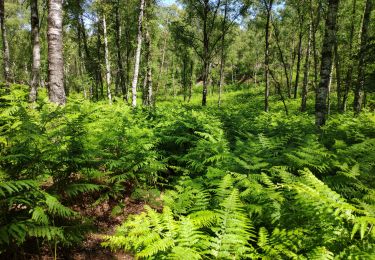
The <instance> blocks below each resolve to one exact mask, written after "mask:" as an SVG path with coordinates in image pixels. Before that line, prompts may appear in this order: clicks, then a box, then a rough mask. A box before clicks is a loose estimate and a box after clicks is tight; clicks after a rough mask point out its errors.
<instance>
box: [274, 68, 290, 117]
mask: <svg viewBox="0 0 375 260" xmlns="http://www.w3.org/2000/svg"><path fill="white" fill-rule="evenodd" d="M270 75H271V77H272V79H273V81H274V82H275V85H276V91H277V93H278V94H279V95H280V99H281V102H283V105H284V110H285V114H286V115H287V116H288V115H289V111H288V107H287V105H286V103H285V98H284V95H283V92H282V91H281V84H280V82H279V81H278V80H277V79H276V78H275V75H274V74H273V72H272V71H271V70H270Z"/></svg>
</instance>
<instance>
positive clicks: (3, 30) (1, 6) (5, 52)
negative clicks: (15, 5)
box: [0, 0, 11, 83]
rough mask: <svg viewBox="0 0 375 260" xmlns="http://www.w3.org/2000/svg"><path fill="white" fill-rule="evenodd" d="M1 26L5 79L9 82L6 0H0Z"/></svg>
mask: <svg viewBox="0 0 375 260" xmlns="http://www.w3.org/2000/svg"><path fill="white" fill-rule="evenodd" d="M0 27H1V38H2V43H3V66H4V80H5V81H6V82H7V83H9V82H10V81H11V72H10V54H9V44H8V38H7V29H6V26H5V10H4V0H0Z"/></svg>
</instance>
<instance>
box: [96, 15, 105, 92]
mask: <svg viewBox="0 0 375 260" xmlns="http://www.w3.org/2000/svg"><path fill="white" fill-rule="evenodd" d="M100 34H101V28H100V21H99V20H98V22H97V34H96V51H97V53H96V56H97V60H96V78H97V82H98V87H99V88H100V98H104V84H103V78H102V67H101V64H102V55H101V49H102V40H101V38H100ZM98 96H99V93H98Z"/></svg>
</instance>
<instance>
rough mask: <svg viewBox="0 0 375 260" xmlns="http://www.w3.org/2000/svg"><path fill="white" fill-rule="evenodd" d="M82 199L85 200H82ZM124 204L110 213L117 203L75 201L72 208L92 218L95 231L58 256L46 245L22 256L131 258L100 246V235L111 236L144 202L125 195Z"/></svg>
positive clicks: (39, 258)
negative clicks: (40, 250) (52, 254)
mask: <svg viewBox="0 0 375 260" xmlns="http://www.w3.org/2000/svg"><path fill="white" fill-rule="evenodd" d="M83 200H85V199H83ZM123 203H124V207H123V210H122V212H118V214H116V216H114V215H113V214H112V210H113V208H114V207H115V206H116V205H117V203H116V202H111V201H104V202H102V203H100V204H98V205H95V206H93V204H92V202H91V201H84V203H82V201H79V202H77V204H76V205H74V206H73V207H72V208H73V209H74V210H75V211H77V212H80V213H81V215H82V216H85V217H88V218H91V219H95V221H94V226H95V228H96V230H94V231H93V232H90V233H88V234H87V235H86V239H85V240H84V241H83V242H82V244H81V245H80V246H79V247H75V248H72V249H71V250H69V251H65V252H59V253H58V257H56V258H54V256H51V250H48V249H47V248H46V249H45V250H43V251H45V253H42V254H41V255H34V254H28V253H24V254H23V257H22V258H23V259H31V260H51V259H52V260H54V259H69V260H112V259H122V260H132V259H134V257H133V256H132V255H130V254H127V253H124V252H121V251H116V252H112V251H110V250H109V249H106V248H104V247H103V246H101V243H102V242H103V237H104V236H107V235H113V234H114V233H115V229H116V227H118V226H119V225H121V223H123V222H124V220H126V219H127V218H128V217H129V216H130V215H136V214H140V213H141V212H142V211H143V209H144V205H145V204H144V203H143V202H140V201H135V200H132V199H131V198H130V197H129V196H126V197H125V199H124V200H123Z"/></svg>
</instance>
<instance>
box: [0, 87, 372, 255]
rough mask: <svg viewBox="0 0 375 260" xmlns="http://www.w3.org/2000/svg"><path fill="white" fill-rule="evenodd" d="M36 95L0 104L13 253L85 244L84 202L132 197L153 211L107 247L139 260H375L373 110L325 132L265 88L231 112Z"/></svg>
mask: <svg viewBox="0 0 375 260" xmlns="http://www.w3.org/2000/svg"><path fill="white" fill-rule="evenodd" d="M26 93H27V91H26V89H25V87H23V86H14V87H13V88H12V91H11V92H10V93H3V94H2V97H1V99H2V100H3V101H4V102H2V107H1V109H0V112H1V119H0V147H1V151H0V213H1V215H0V216H1V217H0V225H1V227H0V254H1V253H3V254H9V253H12V252H16V251H17V250H18V249H19V248H22V247H25V245H26V243H30V242H37V244H38V245H39V246H41V245H43V244H47V245H49V246H50V247H61V248H63V247H67V246H72V245H77V244H78V243H79V242H81V241H82V240H83V237H84V235H85V233H87V232H89V231H90V230H91V229H92V228H94V227H93V226H92V224H91V223H92V220H90V219H87V218H85V217H83V216H81V215H80V213H79V212H75V211H73V210H72V208H73V206H74V205H76V204H77V203H78V204H79V203H80V199H81V198H82V197H86V198H91V199H92V201H93V205H95V203H96V204H98V203H100V202H101V201H108V200H112V201H115V202H117V203H119V205H121V203H122V201H123V200H124V197H125V196H126V195H129V194H131V198H132V199H134V200H142V201H144V202H146V203H147V204H148V205H150V206H153V208H152V207H150V206H146V207H145V212H144V213H142V214H140V215H137V216H132V217H130V218H129V219H128V220H126V221H125V222H124V223H123V224H122V225H121V226H119V227H118V229H117V231H116V234H114V235H113V236H108V237H106V238H105V242H104V243H103V246H105V247H109V248H111V249H112V250H125V251H128V252H131V253H133V254H135V255H136V256H137V257H138V258H145V259H150V258H151V259H289V258H292V259H334V258H336V259H372V258H374V257H375V244H374V242H375V231H374V228H373V226H374V224H375V187H374V186H375V179H374V172H375V169H374V167H375V164H374V162H375V149H374V148H375V147H374V146H375V116H374V113H371V112H369V111H367V112H364V113H362V114H361V115H360V116H357V117H355V116H354V115H352V114H350V113H347V114H332V115H331V116H330V119H329V121H328V123H327V125H326V126H325V127H324V128H322V129H320V130H318V129H316V128H315V126H314V119H313V117H312V116H311V115H310V114H307V113H300V112H298V107H299V104H298V103H297V102H294V101H288V102H287V105H288V108H289V115H288V116H286V114H285V113H284V112H270V113H262V112H259V110H260V107H261V106H260V103H261V102H262V101H261V98H260V96H259V95H258V93H257V90H256V89H254V90H251V91H245V90H244V91H237V92H232V93H229V94H226V96H225V98H224V100H225V103H224V105H223V106H222V107H221V108H220V109H218V108H217V107H216V106H215V107H214V106H208V107H207V108H201V107H199V106H197V105H195V104H194V98H193V100H192V102H193V103H192V104H181V103H179V102H177V101H174V102H173V101H168V102H162V103H160V104H157V105H158V106H157V107H156V108H152V109H136V110H132V109H130V108H129V107H128V106H126V105H124V104H121V102H115V103H114V104H113V105H108V104H105V103H101V102H98V103H92V102H89V101H86V100H83V99H81V98H80V97H71V98H70V100H69V102H68V104H67V105H66V106H65V107H55V106H53V105H50V104H48V103H47V102H45V101H44V100H45V99H44V96H43V93H42V94H41V95H40V97H39V100H38V102H37V104H35V105H33V107H30V106H31V105H30V104H28V103H26V100H27V94H26ZM272 104H273V107H276V108H280V111H282V110H281V108H282V104H281V102H280V101H279V100H277V99H275V100H273V101H272ZM309 106H311V104H309ZM275 111H278V110H276V109H275ZM159 196H161V203H162V204H161V205H160V203H156V202H159Z"/></svg>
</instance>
